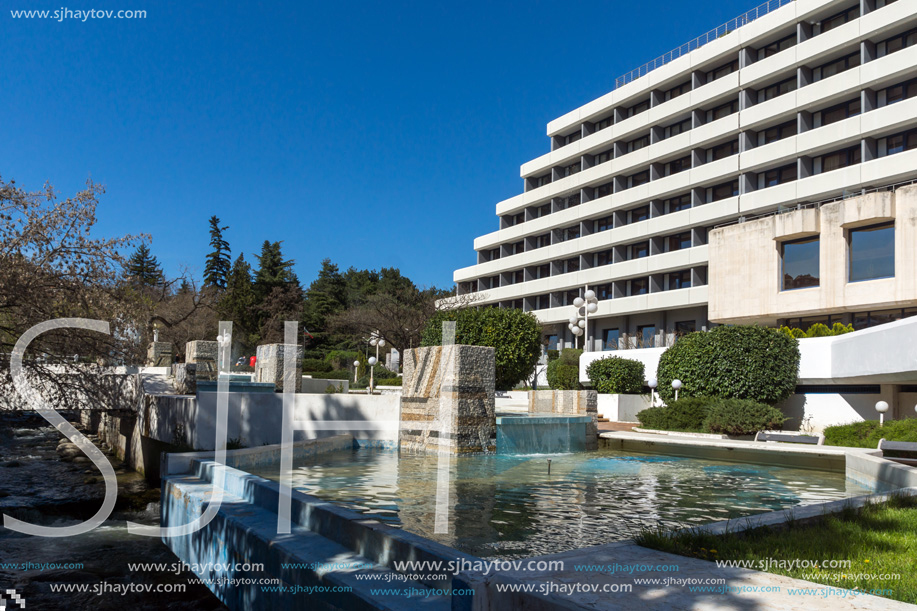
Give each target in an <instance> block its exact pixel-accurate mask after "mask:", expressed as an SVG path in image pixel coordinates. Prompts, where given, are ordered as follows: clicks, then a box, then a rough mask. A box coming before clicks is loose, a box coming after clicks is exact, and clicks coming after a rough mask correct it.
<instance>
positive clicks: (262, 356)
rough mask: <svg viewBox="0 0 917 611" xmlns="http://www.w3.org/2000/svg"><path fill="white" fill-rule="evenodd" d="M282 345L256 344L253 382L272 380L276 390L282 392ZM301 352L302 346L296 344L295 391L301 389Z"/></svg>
mask: <svg viewBox="0 0 917 611" xmlns="http://www.w3.org/2000/svg"><path fill="white" fill-rule="evenodd" d="M284 347H285V344H264V345H262V346H258V348H257V350H256V352H255V354H256V358H255V382H273V383H274V387H275V389H276V391H277V392H283V353H284ZM302 354H303V353H302V346H296V363H295V364H296V367H295V368H294V371H293V384H294V388H295V392H299V391H300V390H301V389H302Z"/></svg>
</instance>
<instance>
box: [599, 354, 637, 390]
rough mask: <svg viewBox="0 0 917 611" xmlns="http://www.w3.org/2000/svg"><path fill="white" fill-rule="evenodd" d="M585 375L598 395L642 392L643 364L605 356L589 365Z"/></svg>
mask: <svg viewBox="0 0 917 611" xmlns="http://www.w3.org/2000/svg"><path fill="white" fill-rule="evenodd" d="M586 375H587V376H588V377H589V381H590V382H592V387H593V388H594V389H596V390H597V391H598V392H600V393H606V394H625V395H639V394H640V393H642V392H643V363H642V362H640V361H635V360H633V359H623V358H621V357H617V356H607V357H605V358H602V359H597V360H595V361H592V362H591V363H589V366H588V367H586Z"/></svg>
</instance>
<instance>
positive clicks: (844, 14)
mask: <svg viewBox="0 0 917 611" xmlns="http://www.w3.org/2000/svg"><path fill="white" fill-rule="evenodd" d="M859 16H860V7H859V6H854V7H852V8H849V9H847V10H846V11H841V12H840V13H838V14H837V15H832V16H831V17H828V18H827V19H824V20H822V22H821V33H822V34H824V33H825V32H829V31H831V30H833V29H834V28H836V27H838V26H840V25H844V24H845V23H847V22H848V21H853V20H854V19H856V18H857V17H859Z"/></svg>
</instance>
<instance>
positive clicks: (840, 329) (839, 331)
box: [831, 322, 854, 335]
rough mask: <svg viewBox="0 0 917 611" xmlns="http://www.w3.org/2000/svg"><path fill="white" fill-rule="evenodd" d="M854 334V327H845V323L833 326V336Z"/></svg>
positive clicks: (837, 323)
mask: <svg viewBox="0 0 917 611" xmlns="http://www.w3.org/2000/svg"><path fill="white" fill-rule="evenodd" d="M853 332H854V328H853V325H845V324H844V323H840V322H836V323H834V324H833V325H832V326H831V335H844V334H845V333H853Z"/></svg>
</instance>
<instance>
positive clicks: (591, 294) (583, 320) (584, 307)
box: [567, 284, 599, 352]
mask: <svg viewBox="0 0 917 611" xmlns="http://www.w3.org/2000/svg"><path fill="white" fill-rule="evenodd" d="M584 288H585V289H586V290H585V291H584V292H583V296H582V297H577V298H576V299H574V300H573V307H574V308H576V311H575V313H574V315H573V316H571V317H570V320H569V321H568V324H567V328H568V329H570V333H572V334H573V346H574V347H575V348H579V337H580V335H585V336H586V337H584V338H583V350H584V351H585V352H589V343H588V342H587V341H586V340H587V338H588V337H589V335H588V334H589V315H590V314H595V312H596V311H597V310H598V309H599V300H598V299H596V297H595V291H593V290H592V289H590V288H589V285H588V284H587V285H586V286H585V287H584Z"/></svg>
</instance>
